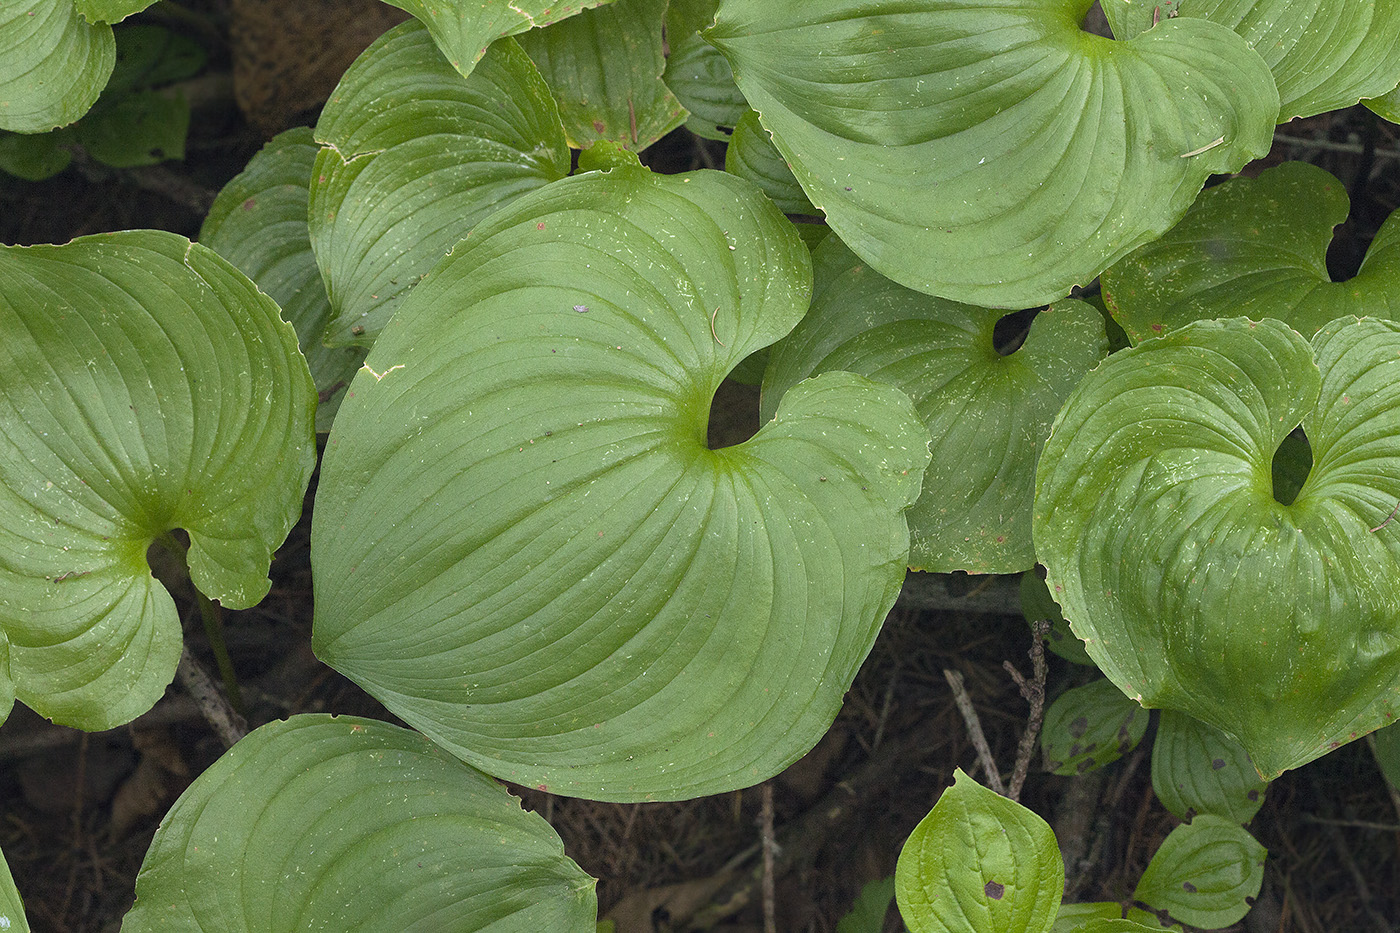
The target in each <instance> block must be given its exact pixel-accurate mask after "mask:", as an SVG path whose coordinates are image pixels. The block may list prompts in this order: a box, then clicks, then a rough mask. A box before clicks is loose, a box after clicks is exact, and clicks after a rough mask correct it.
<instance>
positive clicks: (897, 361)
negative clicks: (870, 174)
mask: <svg viewBox="0 0 1400 933" xmlns="http://www.w3.org/2000/svg"><path fill="white" fill-rule="evenodd" d="M813 258H814V262H815V266H816V287H815V291H814V295H813V299H812V309H811V311H809V312H808V314H807V316H806V317H805V318H804V319H803V320H802V323H801V324H800V325H799V326H798V327H797V329H796V330H795V331H793V333H792V335H791V336H790V337H788V338H787V339H786V340H784V341H783V342H782V343H780V344H779V345H778V346H776V347H774V349H773V354H772V356H771V358H770V359H769V363H768V369H767V371H766V372H765V374H764V381H763V408H762V416H763V418H764V419H765V420H766V419H767V418H769V417H771V416H772V413H773V411H774V410H775V409H776V407H777V405H778V401H779V399H781V398H782V397H783V394H784V393H785V392H786V391H788V389H789V388H790V387H791V386H793V385H795V384H796V383H797V382H798V381H799V380H801V379H804V378H806V377H807V376H810V375H812V374H814V373H819V372H827V371H830V370H847V371H850V372H857V373H860V374H862V375H865V376H869V377H870V378H872V379H875V380H878V381H880V382H887V383H889V384H890V385H893V386H895V387H897V388H899V389H900V390H901V391H903V392H904V393H905V394H906V395H908V396H909V397H910V398H912V399H913V400H914V405H915V407H916V408H917V409H918V411H919V416H920V417H921V418H923V419H924V423H925V424H927V425H928V427H929V430H930V432H931V433H932V435H933V441H934V443H933V460H932V462H931V463H930V464H929V468H928V471H927V473H926V474H925V476H924V493H923V495H922V496H921V497H920V499H919V501H918V503H917V504H916V505H915V506H914V508H913V509H911V510H910V512H909V529H910V534H911V536H912V544H911V548H910V554H909V559H910V565H911V566H912V567H914V569H916V570H934V571H940V572H947V571H952V570H967V571H970V572H974V573H1015V572H1017V571H1020V570H1025V569H1027V568H1029V567H1030V566H1031V565H1033V564H1034V563H1035V551H1034V549H1033V548H1032V546H1031V502H1032V498H1033V495H1034V490H1035V463H1036V457H1037V456H1038V454H1039V450H1040V446H1041V444H1043V443H1044V442H1045V438H1046V437H1047V436H1048V435H1049V433H1050V422H1051V420H1052V419H1054V417H1055V413H1056V412H1057V411H1059V409H1060V405H1061V404H1062V403H1063V402H1064V400H1065V399H1066V398H1068V397H1069V393H1070V391H1071V390H1072V389H1073V388H1074V386H1075V384H1076V383H1078V382H1079V380H1080V379H1081V378H1083V376H1084V374H1085V373H1087V372H1088V371H1089V370H1090V369H1091V368H1092V367H1093V366H1094V364H1095V363H1097V362H1098V361H1099V359H1100V358H1101V357H1102V356H1103V354H1104V352H1105V349H1106V346H1107V342H1106V340H1105V338H1104V330H1103V323H1102V320H1101V318H1100V317H1099V314H1098V312H1097V311H1095V310H1094V309H1093V308H1091V307H1089V306H1088V305H1086V304H1084V303H1083V302H1076V301H1066V302H1063V303H1061V304H1059V305H1056V306H1055V308H1054V309H1053V310H1052V311H1051V312H1049V313H1045V314H1041V315H1038V316H1037V318H1036V321H1035V324H1034V326H1033V327H1032V328H1031V332H1030V334H1029V335H1028V336H1027V338H1026V342H1025V345H1024V346H1023V347H1022V348H1021V349H1019V350H1017V351H1016V352H1015V353H1012V354H1010V355H1009V356H1002V355H1001V354H999V353H998V352H997V350H996V349H995V347H994V346H993V342H992V336H993V334H992V332H993V328H994V327H995V326H996V323H997V319H998V318H999V317H1000V316H1001V315H1000V314H999V313H998V312H995V311H988V310H986V309H984V308H976V307H971V306H969V305H961V304H957V303H955V302H951V301H947V300H945V299H942V298H933V297H931V296H929V295H924V294H921V293H919V292H915V291H911V290H910V289H907V288H904V287H903V286H901V285H897V284H895V283H894V282H891V281H890V280H889V279H887V278H885V277H884V276H882V275H880V274H879V273H878V272H876V271H875V270H873V269H871V268H870V267H869V266H867V265H866V264H865V263H863V262H862V261H861V260H860V259H858V258H857V257H856V256H855V254H853V253H852V252H851V251H850V250H849V249H847V248H846V247H845V246H844V245H843V244H842V243H841V242H840V241H839V240H838V239H836V238H834V237H830V238H828V239H827V240H826V241H824V242H823V243H822V245H821V246H819V247H818V248H817V250H816V252H815V253H814V254H813ZM970 451H976V452H977V456H969V452H970Z"/></svg>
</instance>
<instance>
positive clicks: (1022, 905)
mask: <svg viewBox="0 0 1400 933" xmlns="http://www.w3.org/2000/svg"><path fill="white" fill-rule="evenodd" d="M894 883H895V896H896V898H897V899H898V901H899V912H900V913H901V914H903V916H904V922H905V923H906V924H907V925H908V927H909V929H910V930H911V931H912V933H1045V931H1047V930H1049V929H1050V927H1051V925H1052V924H1053V923H1054V920H1055V912H1056V911H1057V910H1058V908H1059V906H1060V897H1061V895H1062V893H1063V891H1064V886H1065V866H1064V863H1063V862H1061V861H1060V849H1059V846H1057V845H1056V844H1055V834H1054V833H1053V832H1051V830H1050V827H1049V826H1048V825H1046V823H1045V821H1044V820H1042V819H1041V818H1040V817H1038V816H1036V815H1035V814H1034V813H1032V812H1031V811H1030V810H1027V809H1026V808H1025V807H1023V806H1021V805H1020V804H1018V803H1015V802H1014V801H1011V800H1007V799H1006V798H1005V797H1000V796H998V795H997V794H995V793H993V792H992V791H990V790H987V789H986V788H985V787H983V786H982V785H980V784H978V783H977V782H976V781H974V780H972V778H970V777H968V776H967V775H966V774H964V773H963V772H962V769H958V771H957V772H956V776H955V778H954V783H953V786H952V787H950V788H948V789H947V790H945V791H944V792H943V795H942V796H941V797H939V798H938V803H937V804H935V805H934V807H933V810H932V811H931V812H930V813H929V815H928V816H926V817H924V819H923V822H921V823H919V825H918V826H916V827H915V828H914V832H913V833H911V834H910V836H909V840H908V841H907V842H905V843H904V849H903V851H901V852H900V853H899V864H898V866H897V867H896V868H895V876H894Z"/></svg>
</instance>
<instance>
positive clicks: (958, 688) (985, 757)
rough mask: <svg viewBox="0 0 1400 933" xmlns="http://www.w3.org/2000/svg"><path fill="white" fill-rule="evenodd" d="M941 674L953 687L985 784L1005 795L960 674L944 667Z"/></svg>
mask: <svg viewBox="0 0 1400 933" xmlns="http://www.w3.org/2000/svg"><path fill="white" fill-rule="evenodd" d="M943 676H944V677H945V678H947V680H948V686H950V687H952V688H953V700H954V701H955V702H956V703H957V704H958V712H960V713H962V717H963V722H964V723H966V724H967V734H968V737H969V738H971V739H972V747H973V748H975V749H977V760H978V761H980V762H981V763H982V770H983V771H984V772H986V774H987V786H988V787H990V788H991V789H992V790H994V791H996V792H997V793H998V794H1001V795H1002V796H1003V797H1005V796H1006V785H1005V784H1003V783H1002V782H1001V773H1000V772H999V771H997V763H996V760H995V759H993V758H992V749H991V747H990V746H989V745H987V737H986V735H984V734H983V733H982V721H981V720H980V719H978V718H977V710H975V709H973V708H972V698H971V697H969V696H968V695H967V687H966V686H965V685H964V684H963V676H962V674H960V673H958V672H957V671H953V670H949V669H948V668H946V667H945V668H944V669H943Z"/></svg>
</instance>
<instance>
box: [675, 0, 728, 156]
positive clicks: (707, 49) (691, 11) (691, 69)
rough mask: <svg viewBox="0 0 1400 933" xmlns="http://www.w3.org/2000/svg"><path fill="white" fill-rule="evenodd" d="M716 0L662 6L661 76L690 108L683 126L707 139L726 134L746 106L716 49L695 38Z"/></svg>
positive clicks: (709, 17) (712, 12)
mask: <svg viewBox="0 0 1400 933" xmlns="http://www.w3.org/2000/svg"><path fill="white" fill-rule="evenodd" d="M717 6H719V0H671V2H670V3H669V4H668V5H667V6H666V41H667V43H668V44H669V45H670V46H671V51H670V52H669V53H668V54H667V56H666V72H665V74H664V75H663V76H662V77H663V78H664V79H665V81H666V86H667V87H669V88H670V89H671V93H673V94H675V95H676V99H677V100H679V101H680V102H681V104H682V106H684V107H685V109H686V110H687V111H689V112H690V116H688V117H686V120H685V126H686V129H688V130H690V131H691V132H692V133H694V134H695V135H697V136H703V137H705V138H706V139H718V140H720V141H721V142H723V141H725V140H727V139H729V137H730V135H731V134H732V133H733V132H734V127H735V125H737V124H738V122H739V118H740V117H742V116H743V115H744V114H745V112H747V111H748V109H749V104H748V101H746V100H744V95H743V94H742V93H740V91H739V88H738V86H737V85H735V83H734V72H733V71H732V70H731V69H730V67H729V62H728V61H726V60H725V57H724V56H723V55H721V54H720V52H719V49H717V48H715V47H714V46H713V45H710V44H709V43H708V42H706V41H705V40H704V39H702V38H700V30H701V29H704V28H705V27H706V26H708V25H710V23H712V22H714V19H715V8H716V7H717Z"/></svg>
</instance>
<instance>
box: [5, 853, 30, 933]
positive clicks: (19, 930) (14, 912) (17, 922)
mask: <svg viewBox="0 0 1400 933" xmlns="http://www.w3.org/2000/svg"><path fill="white" fill-rule="evenodd" d="M0 930H5V931H7V933H29V920H28V919H27V918H26V917H25V916H24V903H23V902H22V901H21V900H20V896H19V891H18V890H16V889H15V879H14V876H13V875H11V874H10V866H9V864H8V863H7V862H6V861H5V855H4V853H3V852H0Z"/></svg>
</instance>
